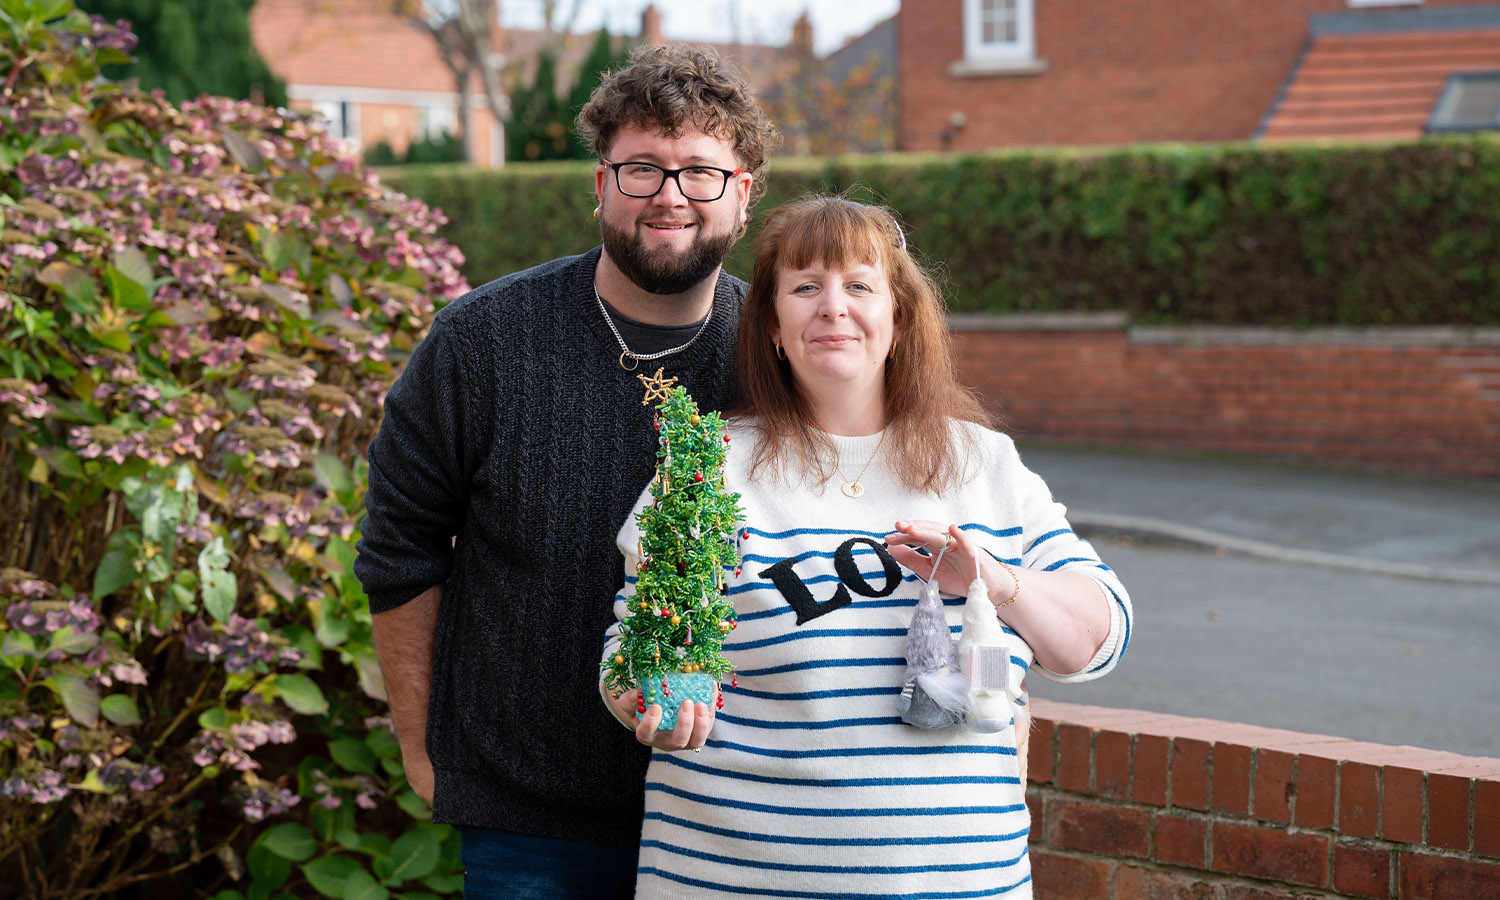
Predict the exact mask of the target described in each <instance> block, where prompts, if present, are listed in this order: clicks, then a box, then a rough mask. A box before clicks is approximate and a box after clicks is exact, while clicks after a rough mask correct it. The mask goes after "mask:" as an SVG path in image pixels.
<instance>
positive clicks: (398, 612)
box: [355, 46, 779, 900]
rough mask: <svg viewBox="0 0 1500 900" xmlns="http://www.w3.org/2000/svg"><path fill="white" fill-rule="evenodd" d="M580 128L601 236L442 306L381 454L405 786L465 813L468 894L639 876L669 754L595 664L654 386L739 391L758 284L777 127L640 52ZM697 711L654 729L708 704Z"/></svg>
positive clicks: (441, 815)
mask: <svg viewBox="0 0 1500 900" xmlns="http://www.w3.org/2000/svg"><path fill="white" fill-rule="evenodd" d="M578 125H579V131H580V133H581V134H582V136H583V137H584V139H585V140H587V141H589V142H591V143H592V145H593V147H594V149H595V151H596V152H597V153H598V155H599V160H600V161H599V164H598V166H597V167H596V168H595V170H594V190H595V194H596V197H597V199H598V203H599V206H598V208H597V209H596V210H595V212H594V215H595V217H596V218H598V220H599V224H600V230H601V232H602V235H603V247H602V248H595V249H594V250H592V251H590V252H588V253H585V254H583V255H581V256H575V257H566V258H563V259H557V260H553V261H552V262H548V263H544V264H543V265H540V266H537V267H535V268H532V269H528V270H526V271H523V272H518V273H515V274H513V275H509V276H506V277H504V278H501V279H499V280H497V281H493V282H491V283H489V284H487V285H485V286H483V287H481V288H478V289H476V290H474V291H472V292H471V293H469V294H467V295H465V296H464V297H462V298H460V299H458V300H457V301H455V302H454V303H452V304H450V305H449V306H447V307H446V308H444V309H443V310H442V311H441V312H439V313H438V315H437V317H436V319H435V321H434V322H433V326H432V330H431V332H430V333H429V334H428V336H427V338H426V339H425V340H423V342H422V343H421V345H420V346H418V347H417V349H416V351H415V352H414V353H413V354H412V357H411V360H410V361H409V362H408V364H407V367H406V370H405V371H404V372H403V374H402V376H401V378H400V379H399V380H398V381H397V382H396V384H395V385H394V386H393V387H392V388H391V390H390V393H389V394H388V396H387V398H386V403H385V419H384V422H383V424H382V425H381V428H380V432H379V434H378V435H377V436H376V438H375V440H374V441H373V442H372V443H371V444H370V447H369V461H370V486H369V492H368V493H367V495H366V497H365V505H366V508H367V509H368V516H367V517H366V518H365V520H364V525H363V538H362V539H361V541H360V544H359V557H358V559H357V561H356V563H355V573H356V574H357V575H358V576H359V579H360V581H361V582H362V583H363V585H364V588H365V592H366V593H367V594H368V595H369V598H370V609H371V612H372V613H373V614H374V634H375V644H376V648H377V651H378V653H379V656H380V665H381V669H382V670H383V672H384V674H385V682H386V689H387V692H388V694H389V699H390V705H391V713H392V718H393V720H394V723H395V729H396V735H397V737H398V739H399V741H400V744H401V748H402V754H403V762H404V764H405V767H406V775H407V779H408V781H409V782H410V783H411V785H412V787H413V789H414V790H415V791H416V792H417V793H418V794H419V795H420V796H422V797H423V798H425V799H427V800H428V801H429V802H431V803H432V804H433V819H434V821H438V822H448V823H452V824H454V825H457V826H459V828H460V831H461V834H462V838H463V863H464V866H465V869H466V887H465V895H466V897H468V898H471V900H472V898H482V897H498V896H505V897H533V896H534V897H545V898H566V897H615V896H619V897H629V896H630V895H631V893H632V891H633V879H634V872H635V858H636V844H637V842H638V840H639V831H640V820H641V808H642V799H641V794H642V777H643V773H644V771H645V766H646V762H647V759H648V755H649V751H648V750H647V748H645V747H643V746H641V744H640V743H638V742H637V740H636V737H635V735H633V734H631V733H629V732H627V731H625V730H622V729H621V728H620V727H619V725H618V724H617V723H615V721H614V720H613V719H612V718H611V717H610V716H609V715H608V714H606V713H605V712H604V711H603V710H602V709H601V708H600V704H599V695H598V690H599V688H598V678H599V672H598V664H597V659H598V650H599V647H598V641H599V635H600V634H602V633H603V632H604V629H605V627H606V626H607V625H608V624H609V623H610V622H611V621H612V620H613V611H612V598H613V595H614V591H615V589H616V588H617V587H618V586H619V585H620V584H621V583H622V581H623V580H624V572H623V562H622V560H621V558H620V555H619V553H618V552H617V551H616V549H615V547H614V539H615V534H616V532H617V530H618V529H619V527H620V524H621V523H622V522H623V521H624V520H625V517H626V516H627V515H628V514H629V513H630V511H631V508H632V507H633V505H634V504H635V501H636V499H637V498H638V497H639V496H640V492H641V490H642V489H643V488H644V487H645V485H646V483H647V482H648V481H649V480H650V478H651V476H652V473H653V471H654V467H655V451H656V447H657V440H656V435H655V432H654V430H653V428H652V414H653V408H652V406H651V405H647V404H645V403H643V402H642V399H643V396H644V394H645V390H644V386H643V381H644V380H645V379H646V377H647V376H653V375H659V376H660V378H662V379H668V378H675V379H676V383H677V384H679V385H682V386H683V387H686V388H687V389H688V390H689V391H690V392H691V393H692V394H693V396H694V398H695V399H696V400H697V402H698V403H699V404H700V406H702V407H703V408H705V409H722V408H723V407H725V406H726V405H727V404H728V402H729V400H730V368H731V365H732V362H733V358H734V353H733V349H734V340H735V332H736V326H737V319H738V315H739V305H740V300H741V298H742V297H743V295H744V291H745V285H744V284H743V283H742V282H740V281H739V280H738V279H735V278H732V277H730V276H728V275H726V274H724V273H723V272H722V271H721V270H720V264H721V263H722V261H723V259H724V255H725V254H726V253H727V252H728V251H729V248H730V247H731V246H732V245H733V244H734V242H735V241H736V240H737V239H738V238H739V237H740V236H741V235H742V234H743V233H744V230H745V225H746V221H747V218H748V214H749V209H750V206H751V204H752V201H753V199H754V198H755V197H756V196H757V195H758V194H759V193H760V188H761V180H762V178H763V175H764V171H765V163H766V155H767V154H768V152H769V151H770V150H771V149H773V147H774V144H775V143H776V141H777V140H778V139H779V136H778V135H777V134H776V131H775V129H774V128H773V127H772V125H771V123H770V122H769V121H768V120H767V119H766V117H765V115H764V113H763V112H762V111H761V110H760V107H759V106H758V105H757V104H756V102H755V100H754V98H753V97H752V96H751V93H750V90H749V87H748V86H747V85H746V83H745V82H744V80H743V78H741V77H740V76H739V75H738V74H737V73H736V72H734V71H733V70H731V69H730V68H729V67H726V66H723V65H721V64H720V63H719V61H718V60H717V59H715V58H714V57H712V56H711V55H709V54H708V53H705V52H704V51H702V50H699V49H693V48H687V47H681V46H674V47H660V46H648V47H644V48H642V49H641V50H639V51H637V52H636V54H635V55H634V57H633V58H632V60H631V64H630V66H629V67H628V68H626V69H623V70H621V71H619V72H617V73H614V74H613V75H611V76H610V77H609V78H607V79H606V80H605V82H604V83H603V84H602V85H601V86H600V87H599V88H598V90H596V91H595V92H594V95H593V97H592V98H591V99H590V101H589V103H588V105H587V106H585V107H584V109H583V111H582V112H581V113H580V114H579V117H578ZM509 227H512V228H525V227H527V223H524V222H515V223H509ZM501 239H503V236H502V237H501ZM658 370H660V371H658ZM652 715H654V716H655V717H656V720H657V721H659V718H660V713H659V711H657V710H655V709H654V710H653V713H652ZM681 715H682V716H683V719H682V722H681V724H680V725H679V728H678V730H677V732H663V733H662V734H660V735H658V736H657V737H656V744H657V745H658V746H662V747H667V748H672V747H676V748H681V747H683V746H684V745H685V744H686V742H687V738H688V734H689V733H690V732H691V729H692V727H693V722H694V719H695V717H696V718H697V719H698V721H699V723H700V727H701V725H702V723H703V722H704V721H705V718H706V717H709V716H711V712H710V711H709V710H708V709H707V708H706V707H704V706H703V705H702V704H699V706H698V707H697V708H694V707H691V706H686V707H685V708H684V709H683V710H682V712H681ZM650 727H651V728H652V729H653V730H654V722H653V723H652V724H651V726H650Z"/></svg>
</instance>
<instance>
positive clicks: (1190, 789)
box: [1027, 700, 1500, 900]
mask: <svg viewBox="0 0 1500 900" xmlns="http://www.w3.org/2000/svg"><path fill="white" fill-rule="evenodd" d="M1032 709H1033V713H1034V715H1035V718H1036V726H1035V730H1034V731H1033V732H1032V737H1031V748H1030V753H1029V757H1028V760H1029V762H1028V765H1029V781H1030V788H1029V790H1028V792H1027V802H1028V805H1029V806H1030V807H1031V818H1032V829H1031V859H1032V875H1033V879H1034V882H1035V893H1036V896H1037V898H1038V900H1148V898H1150V900H1293V898H1294V897H1295V898H1297V900H1317V898H1335V897H1337V898H1360V900H1484V898H1500V759H1482V758H1476V757H1465V756H1459V755H1458V754H1454V753H1444V752H1440V751H1434V750H1422V749H1418V748H1415V747H1385V746H1381V745H1377V744H1365V743H1360V742H1357V741H1349V740H1343V739H1341V738H1332V737H1326V736H1323V735H1308V734H1299V733H1296V732H1289V731H1279V730H1276V729H1271V728H1259V727H1255V726H1250V725H1235V724H1230V723H1226V722H1214V721H1209V720H1206V719H1188V718H1182V717H1179V716H1168V715H1160V714H1156V713H1143V712H1136V711H1133V710H1111V709H1103V708H1100V707H1093V706H1078V705H1073V704H1067V703H1055V702H1050V701H1046V700H1036V701H1033V707H1032Z"/></svg>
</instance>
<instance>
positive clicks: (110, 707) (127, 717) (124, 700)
mask: <svg viewBox="0 0 1500 900" xmlns="http://www.w3.org/2000/svg"><path fill="white" fill-rule="evenodd" d="M99 710H100V711H101V712H103V713H104V718H106V719H108V720H110V721H111V722H113V723H115V724H116V725H139V724H141V711H140V710H139V709H136V706H135V701H134V700H132V699H130V698H129V697H127V696H125V695H124V694H110V695H109V696H108V697H105V698H104V699H103V700H101V701H99Z"/></svg>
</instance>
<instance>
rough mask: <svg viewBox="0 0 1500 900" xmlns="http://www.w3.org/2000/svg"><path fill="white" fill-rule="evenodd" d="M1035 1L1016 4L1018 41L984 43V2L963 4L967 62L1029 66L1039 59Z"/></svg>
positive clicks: (970, 0) (1018, 0) (1020, 0)
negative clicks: (1037, 54)
mask: <svg viewBox="0 0 1500 900" xmlns="http://www.w3.org/2000/svg"><path fill="white" fill-rule="evenodd" d="M1035 2H1036V0H1015V4H1016V39H1015V40H1014V41H1009V42H1004V43H996V42H986V41H985V40H984V28H983V14H984V0H964V58H965V59H967V60H970V61H973V62H1017V63H1020V62H1028V61H1030V60H1033V59H1035V58H1036V10H1035Z"/></svg>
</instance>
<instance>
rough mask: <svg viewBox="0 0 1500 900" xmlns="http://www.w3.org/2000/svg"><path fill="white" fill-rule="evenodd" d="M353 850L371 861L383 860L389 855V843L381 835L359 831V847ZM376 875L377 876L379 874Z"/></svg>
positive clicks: (388, 840) (387, 839)
mask: <svg viewBox="0 0 1500 900" xmlns="http://www.w3.org/2000/svg"><path fill="white" fill-rule="evenodd" d="M354 849H356V850H358V851H359V852H360V853H363V854H364V855H366V856H368V857H371V859H372V860H373V859H375V858H377V857H379V858H381V859H384V858H385V857H387V856H390V854H391V842H390V839H389V838H386V837H384V836H382V835H378V834H371V833H370V832H368V831H361V832H360V833H359V846H358V847H355V848H354ZM376 874H377V875H378V874H379V873H376Z"/></svg>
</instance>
